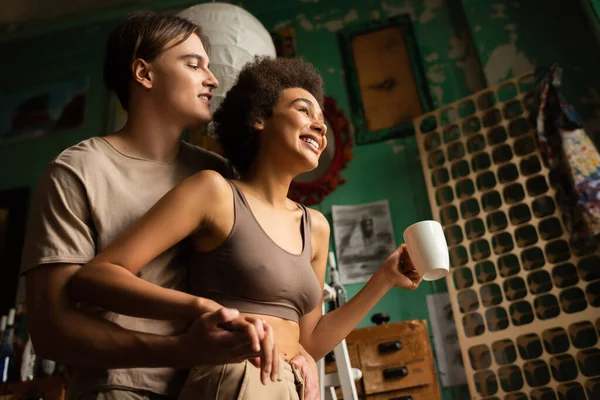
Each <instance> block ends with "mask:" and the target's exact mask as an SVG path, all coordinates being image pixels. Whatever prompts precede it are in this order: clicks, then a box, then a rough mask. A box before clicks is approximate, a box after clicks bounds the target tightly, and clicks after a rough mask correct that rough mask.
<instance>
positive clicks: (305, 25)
mask: <svg viewBox="0 0 600 400" xmlns="http://www.w3.org/2000/svg"><path fill="white" fill-rule="evenodd" d="M296 19H297V20H298V22H299V23H300V27H301V28H302V29H304V30H306V31H312V30H314V29H315V28H314V26H313V24H312V22H310V21H309V20H308V19H306V15H304V14H299V15H297V16H296Z"/></svg>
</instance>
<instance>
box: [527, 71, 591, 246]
mask: <svg viewBox="0 0 600 400" xmlns="http://www.w3.org/2000/svg"><path fill="white" fill-rule="evenodd" d="M561 84H562V69H561V68H560V67H559V66H557V65H554V66H552V67H551V68H550V71H549V73H548V74H547V75H546V76H544V77H543V78H542V79H541V81H540V85H539V89H538V90H539V93H538V94H539V113H538V116H537V136H538V140H539V143H540V148H541V151H542V153H543V154H544V156H545V157H546V159H547V161H548V164H549V166H550V168H551V169H552V171H553V176H554V177H555V178H556V183H558V184H559V186H560V187H559V202H560V205H561V208H562V213H563V221H564V223H565V225H566V228H567V229H568V230H569V232H570V233H571V244H572V245H573V246H576V247H578V248H580V247H587V246H588V245H594V242H595V241H596V240H597V239H598V238H600V154H599V153H598V150H597V149H596V146H595V145H594V143H593V142H592V140H591V139H590V137H589V136H588V135H587V134H586V132H585V130H584V129H583V123H582V122H581V120H580V118H579V116H578V115H577V113H576V112H575V110H574V108H573V107H572V106H571V105H569V104H567V102H566V101H565V99H564V97H563V96H562V94H561V91H560V90H561Z"/></svg>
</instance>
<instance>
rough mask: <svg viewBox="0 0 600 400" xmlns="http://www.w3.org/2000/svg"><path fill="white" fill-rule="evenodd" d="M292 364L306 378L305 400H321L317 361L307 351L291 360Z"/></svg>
mask: <svg viewBox="0 0 600 400" xmlns="http://www.w3.org/2000/svg"><path fill="white" fill-rule="evenodd" d="M290 364H292V365H293V366H294V367H296V368H298V369H299V370H300V371H301V372H302V376H304V400H320V398H321V391H320V390H319V370H318V368H317V363H316V362H315V360H314V359H313V358H312V357H311V356H310V355H309V354H308V353H306V352H305V351H301V354H298V355H297V356H296V357H294V358H292V359H291V360H290Z"/></svg>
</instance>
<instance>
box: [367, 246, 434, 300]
mask: <svg viewBox="0 0 600 400" xmlns="http://www.w3.org/2000/svg"><path fill="white" fill-rule="evenodd" d="M378 272H380V273H382V274H383V275H384V276H385V278H386V279H387V280H388V281H389V282H390V283H392V284H393V285H394V286H396V287H399V288H402V289H408V290H415V289H416V288H418V287H419V284H420V283H421V281H422V280H423V277H422V276H421V275H419V273H418V272H417V271H416V270H415V267H414V265H413V263H412V261H411V259H410V256H409V254H408V250H407V249H406V245H405V244H402V245H400V247H398V248H397V249H396V250H395V251H394V252H393V253H392V254H391V255H390V256H389V257H388V259H387V260H385V262H384V263H383V265H382V266H381V268H379V271H378Z"/></svg>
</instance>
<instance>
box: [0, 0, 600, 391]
mask: <svg viewBox="0 0 600 400" xmlns="http://www.w3.org/2000/svg"><path fill="white" fill-rule="evenodd" d="M240 3H241V4H243V5H244V6H245V7H246V8H247V9H248V10H249V11H251V12H252V13H253V14H254V15H256V16H257V17H258V18H259V19H260V20H261V22H262V23H263V24H264V25H265V26H266V27H267V29H269V30H271V29H275V28H276V27H283V26H293V27H294V28H295V30H296V39H297V49H298V52H299V54H300V55H303V56H304V57H306V58H307V59H308V60H310V61H311V62H313V63H314V64H315V65H316V66H317V67H318V68H319V69H320V70H321V71H322V73H323V75H324V77H325V87H326V92H327V94H328V95H331V96H333V97H335V98H336V99H337V100H338V105H339V106H340V107H341V108H342V109H343V110H344V111H345V112H346V114H347V115H348V114H349V105H348V96H347V93H346V89H345V85H344V80H343V79H344V76H343V70H342V65H341V58H340V54H339V50H338V44H337V37H336V32H337V31H338V30H339V29H342V28H344V27H347V26H350V25H352V24H359V23H361V22H367V21H370V20H377V19H382V20H383V19H386V18H388V17H391V16H394V15H399V14H409V15H410V16H411V17H412V20H413V24H414V31H415V35H416V40H417V43H418V46H419V50H420V54H421V56H422V57H423V60H422V63H423V66H424V69H425V71H426V75H427V81H428V85H429V90H430V93H431V97H432V99H433V102H434V106H435V107H440V106H442V105H444V104H448V103H450V102H453V101H455V100H457V99H459V98H461V97H463V96H465V95H468V94H469V93H472V92H474V91H477V90H479V89H481V88H482V87H483V86H484V85H485V81H486V79H487V81H488V82H489V83H490V84H493V83H496V82H498V81H500V80H503V79H506V78H508V77H511V76H513V75H515V74H519V73H521V72H525V70H527V69H529V68H530V67H532V66H534V65H540V66H541V65H544V64H549V63H551V62H554V61H558V62H560V63H561V64H562V65H564V66H565V68H566V74H565V79H567V80H568V82H569V83H571V82H573V84H574V86H573V87H572V88H569V89H568V91H567V93H568V94H569V95H570V97H573V98H574V99H576V102H575V101H574V102H575V104H576V106H578V110H579V107H581V111H580V112H581V114H582V116H584V118H586V119H588V120H592V121H593V120H594V118H598V119H599V120H600V118H599V117H598V115H596V114H594V113H595V112H597V111H595V110H597V109H598V108H600V107H599V105H600V95H598V92H597V91H595V89H594V88H598V87H600V85H598V83H599V82H598V79H600V78H598V77H594V74H592V73H590V68H591V67H592V66H593V65H596V66H597V65H600V63H599V62H598V61H599V60H598V55H599V54H600V52H598V51H597V48H595V47H593V46H597V42H592V41H591V40H590V39H589V38H588V37H589V35H588V31H587V30H586V29H588V28H586V25H585V24H581V23H579V22H578V21H580V20H579V19H577V18H578V15H579V16H581V10H580V9H579V8H577V7H573V11H574V12H575V14H574V15H575V16H573V17H567V16H566V15H565V14H564V13H560V12H559V10H558V6H557V4H558V0H551V1H548V2H544V4H545V5H548V6H547V7H546V6H545V7H544V10H543V11H542V10H539V9H536V8H535V7H534V6H532V5H531V4H529V3H531V2H526V1H522V0H521V1H511V2H506V1H479V0H446V1H443V0H347V1H344V2H341V1H335V0H294V1H286V2H283V1H281V2H273V1H269V0H245V1H242V2H240ZM190 4H193V2H192V1H189V0H170V1H166V0H165V1H155V2H143V5H142V6H141V7H143V8H154V9H178V8H183V7H185V6H187V5H190ZM463 5H464V8H463V7H462V6H463ZM141 7H137V6H136V5H135V2H131V3H129V6H128V7H126V8H121V9H117V10H114V9H113V10H101V11H99V12H97V13H93V14H88V15H84V16H80V17H79V18H63V19H61V20H59V21H53V22H52V21H50V22H42V23H36V24H33V23H26V24H22V25H19V26H8V25H0V52H1V54H3V56H7V57H8V59H9V60H10V61H9V62H8V63H6V62H3V63H0V92H2V93H5V92H10V91H13V90H18V89H22V88H27V87H32V86H36V85H38V84H43V83H47V82H56V81H60V80H61V79H68V78H70V77H74V76H88V77H89V78H90V91H89V97H88V104H87V111H86V112H87V118H86V122H85V126H84V127H83V128H81V129H78V130H76V131H71V132H57V133H54V134H52V135H48V136H44V137H40V138H36V139H31V140H26V141H22V142H17V143H13V144H7V145H3V146H0V164H1V167H0V190H1V189H5V188H10V187H15V186H29V187H32V188H33V187H34V186H35V184H36V181H37V179H38V176H39V174H40V173H41V170H42V168H43V166H44V165H45V164H46V163H47V162H48V161H50V160H51V159H52V157H54V156H55V155H56V154H57V153H59V152H60V151H61V150H62V149H64V148H65V147H67V146H69V145H72V144H75V143H77V142H78V141H80V140H83V139H85V138H88V137H90V136H94V135H100V134H103V133H105V132H106V130H107V124H106V121H107V118H108V116H109V107H108V105H107V101H108V95H107V93H106V91H105V90H104V88H103V87H102V82H101V76H100V68H101V60H102V55H103V48H104V41H105V39H106V35H107V34H108V32H109V30H110V29H111V27H112V26H114V24H115V23H116V21H118V19H119V18H121V17H122V16H123V15H124V14H126V13H127V12H129V11H131V10H133V9H136V8H141ZM563 26H568V28H569V32H570V33H569V34H568V35H562V30H558V29H557V27H563ZM575 43H577V45H575ZM579 44H584V45H585V47H583V48H586V49H588V48H589V49H596V50H594V51H588V50H586V51H580V49H581V48H582V47H580V46H579ZM588 46H589V47H588ZM17 55H18V56H17ZM11 57H12V58H11ZM3 58H4V57H3ZM507 64H508V66H507ZM571 79H572V80H571ZM353 152H354V159H353V160H352V161H351V162H350V164H349V167H348V169H346V170H345V171H344V172H343V176H344V178H345V179H346V180H347V183H346V184H345V185H343V186H341V187H340V188H339V189H338V190H337V191H336V192H334V193H333V194H332V195H330V196H329V197H328V198H326V199H325V201H324V202H323V203H322V204H320V205H319V206H317V207H316V208H318V209H320V210H321V211H322V212H323V213H324V214H325V215H326V216H328V217H329V218H330V217H331V206H332V205H334V204H358V203H364V202H371V201H376V200H381V199H388V200H389V201H390V207H391V212H392V217H393V224H394V230H395V234H396V240H397V242H398V243H401V242H402V231H403V230H404V228H405V227H407V226H408V225H410V224H411V223H413V222H416V221H418V220H422V219H427V218H431V213H430V208H429V204H428V201H427V196H426V189H425V181H424V177H423V174H422V170H421V167H420V161H419V159H418V151H417V146H416V143H415V139H414V137H409V138H405V139H396V140H391V141H387V142H381V143H377V144H371V145H367V146H357V147H355V148H354V150H353ZM332 246H333V245H332ZM360 287H361V285H348V291H349V295H350V296H352V295H353V294H355V293H356V292H357V291H358V290H360ZM443 291H446V285H445V282H443V281H442V282H436V283H429V282H424V283H423V284H422V285H421V287H420V288H419V289H418V290H417V291H415V292H410V293H409V292H406V291H401V290H398V289H394V290H392V291H391V292H390V293H389V294H388V295H387V296H386V297H385V298H384V299H383V300H382V301H381V302H380V303H379V304H378V305H377V306H376V307H375V309H374V310H373V313H375V312H387V313H389V314H390V316H391V318H392V320H393V321H401V320H405V319H414V318H424V319H428V315H427V309H426V303H425V296H426V295H428V294H430V293H436V292H443ZM371 314H372V313H371ZM371 314H370V315H371ZM368 325H371V323H370V321H369V319H368V318H366V319H365V320H363V321H362V322H361V324H360V326H368ZM443 394H444V398H445V399H457V400H458V399H466V398H468V394H466V389H465V388H464V387H463V388H454V389H452V390H444V393H443Z"/></svg>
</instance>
